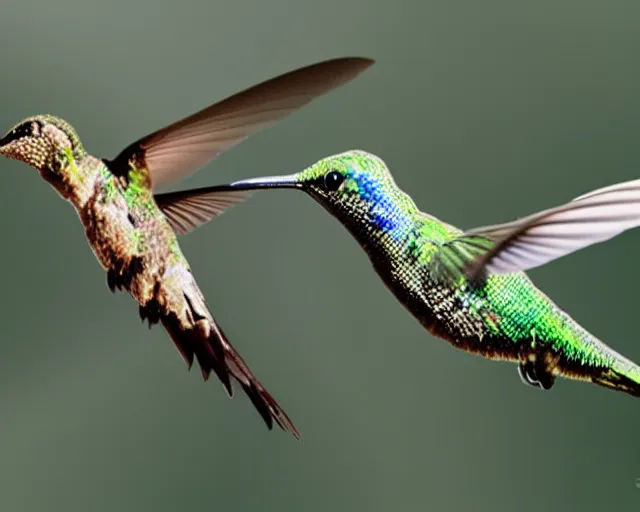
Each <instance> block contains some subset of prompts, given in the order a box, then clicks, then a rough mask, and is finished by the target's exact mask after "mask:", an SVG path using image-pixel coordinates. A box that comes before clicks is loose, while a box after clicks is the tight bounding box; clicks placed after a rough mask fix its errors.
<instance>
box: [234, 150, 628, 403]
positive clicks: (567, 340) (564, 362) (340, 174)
mask: <svg viewBox="0 0 640 512" xmlns="http://www.w3.org/2000/svg"><path fill="white" fill-rule="evenodd" d="M230 187H231V188H235V189H255V188H280V187H294V188H299V189H301V190H303V191H305V192H307V193H308V194H309V195H311V196H312V197H313V198H314V199H315V200H316V201H317V202H318V203H320V204H321V205H322V206H323V207H324V208H325V209H326V210H327V211H328V212H329V213H331V214H332V215H333V216H335V217H336V218H337V219H338V220H339V221H340V222H341V223H342V224H343V225H344V226H345V227H346V228H347V229H348V230H349V231H350V232H351V234H352V235H353V236H354V237H355V239H356V240H357V241H358V242H359V243H360V245H361V246H362V247H363V248H364V250H365V251H366V252H367V254H368V255H369V258H370V260H371V262H372V264H373V266H374V268H375V270H376V272H377V273H378V274H379V276H380V277H381V278H382V280H383V281H384V282H385V284H386V285H387V287H388V288H389V289H390V290H391V291H392V292H393V294H394V295H395V296H396V297H397V298H398V300H399V301H400V302H401V303H402V304H403V305H404V306H405V307H406V308H407V309H408V310H409V311H410V312H411V313H412V314H413V316H415V318H417V319H418V320H419V322H420V323H421V324H422V325H423V326H424V327H425V328H426V329H427V330H429V331H430V332H431V333H433V334H434V335H436V336H439V337H441V338H444V339H446V340H448V341H449V342H450V343H451V344H452V345H454V346H455V347H458V348H461V349H464V350H466V351H468V352H472V353H475V354H479V355H482V356H484V357H487V358H490V359H499V360H508V361H514V362H518V363H519V364H520V367H519V370H520V373H521V377H522V378H523V380H525V381H526V382H527V383H529V384H532V385H535V386H537V387H541V388H543V389H549V388H550V387H551V386H552V385H553V383H554V381H555V378H556V376H558V375H562V376H565V377H569V378H575V379H581V380H588V381H592V382H594V383H596V384H599V385H602V386H606V387H609V388H613V389H616V390H620V391H624V392H627V393H630V394H632V395H635V396H640V368H639V367H638V366H636V365H635V364H634V363H632V362H631V361H629V360H628V359H626V358H624V357H623V356H621V355H620V354H618V353H617V352H615V351H614V350H613V349H611V348H610V347H608V346H607V345H605V344H604V343H602V342H601V341H599V340H598V339H597V338H595V337H594V336H593V335H592V334H590V333H589V332H587V331H586V330H585V329H584V328H582V327H581V326H580V325H579V324H578V323H577V322H576V321H574V320H573V319H572V318H571V317H570V316H569V315H568V314H567V313H565V312H564V311H563V310H561V309H560V308H559V307H558V306H557V305H556V304H555V303H553V301H551V299H549V298H548V297H547V296H546V295H545V294H544V293H543V292H541V291H540V290H539V289H538V288H536V286H535V285H534V284H533V283H532V281H531V280H530V279H529V277H528V276H526V275H525V274H524V273H513V274H504V275H490V276H488V278H486V279H485V280H484V281H483V282H479V283H478V282H469V281H467V280H466V279H465V278H464V276H463V275H462V274H460V275H457V276H455V277H454V278H453V279H451V278H449V279H444V278H443V277H442V276H443V269H442V268H439V266H440V265H441V262H442V261H446V259H447V258H442V257H440V258H435V255H436V254H438V255H439V256H441V254H440V253H439V251H442V250H447V242H449V241H451V240H452V239H454V238H455V237H457V236H459V235H461V234H462V231H461V230H459V229H457V228H455V227H454V226H451V225H449V224H447V223H445V222H442V221H440V220H439V219H437V218H435V217H433V216H431V215H428V214H426V213H424V212H421V211H420V210H419V209H418V208H417V206H416V205H415V203H414V202H413V200H412V199H411V198H410V197H409V196H408V195H407V194H405V193H404V192H403V191H402V190H400V188H399V187H398V186H397V185H396V183H395V181H394V179H393V177H392V175H391V173H390V172H389V170H388V168H387V166H386V165H385V163H384V162H383V161H382V160H381V159H380V158H378V157H376V156H375V155H372V154H370V153H366V152H363V151H350V152H347V153H342V154H339V155H335V156H332V157H328V158H325V159H323V160H321V161H319V162H317V163H316V164H314V165H313V166H311V167H310V168H308V169H306V170H305V171H303V172H301V173H299V174H296V175H292V176H289V177H275V178H254V179H249V180H243V181H239V182H236V183H234V184H232V185H230ZM334 188H335V190H334ZM446 256H447V257H449V258H455V257H456V254H455V253H451V254H446Z"/></svg>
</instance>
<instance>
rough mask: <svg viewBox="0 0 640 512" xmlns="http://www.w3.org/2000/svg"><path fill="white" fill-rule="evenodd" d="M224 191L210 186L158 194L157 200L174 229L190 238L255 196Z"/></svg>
mask: <svg viewBox="0 0 640 512" xmlns="http://www.w3.org/2000/svg"><path fill="white" fill-rule="evenodd" d="M220 188H221V187H206V188H199V189H192V190H182V191H180V192H169V193H166V194H156V195H155V196H154V199H155V201H156V203H157V204H158V207H159V208H160V210H162V213H164V215H165V217H166V218H167V220H168V221H169V224H170V225H171V227H172V228H173V230H174V231H175V232H176V233H177V234H179V235H186V234H187V233H189V232H191V231H193V230H194V229H196V228H197V227H199V226H201V225H202V224H206V223H207V222H209V221H210V220H212V219H213V218H215V217H217V216H218V215H221V214H222V213H224V212H225V211H226V210H228V209H229V208H232V207H233V206H235V205H237V204H240V203H242V202H244V201H246V200H247V199H248V198H249V197H250V196H251V195H252V194H253V192H252V191H246V190H244V191H241V190H231V191H220Z"/></svg>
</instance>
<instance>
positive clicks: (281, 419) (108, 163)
mask: <svg viewBox="0 0 640 512" xmlns="http://www.w3.org/2000/svg"><path fill="white" fill-rule="evenodd" d="M372 64H373V61H372V60H371V59H366V58H360V57H345V58H337V59H331V60H326V61H323V62H318V63H316V64H312V65H310V66H305V67H302V68H298V69H296V70H293V71H290V72H288V73H284V74H282V75H279V76H276V77H274V78H271V79H269V80H266V81H264V82H261V83H259V84H257V85H254V86H253V87H250V88H248V89H245V90H243V91H240V92H238V93H236V94H234V95H232V96H229V97H227V98H225V99H223V100H222V101H219V102H217V103H214V104H213V105H210V106H208V107H206V108H204V109H202V110H200V111H198V112H195V113H194V114H191V115H190V116H187V117H184V118H182V119H180V120H178V121H175V122H173V123H171V124H169V125H167V126H164V127H163V128H161V129H159V130H156V131H154V132H152V133H150V134H148V135H146V136H144V137H142V138H140V139H138V140H137V141H135V142H133V143H131V144H129V145H128V146H127V147H126V148H125V149H124V150H122V151H121V152H120V154H119V155H118V156H116V157H115V158H114V159H113V160H105V159H100V158H96V157H94V156H92V155H90V154H88V153H87V152H86V151H85V149H84V147H83V145H82V143H81V141H80V138H79V137H78V135H77V133H76V131H75V130H74V129H73V127H72V126H71V125H70V124H69V123H68V122H66V121H64V120H63V119H60V118H58V117H55V116H51V115H39V116H32V117H29V118H27V119H25V120H23V121H21V122H20V123H18V124H17V125H15V126H14V127H13V128H12V129H11V130H9V132H7V133H6V134H5V135H4V136H3V137H1V138H0V155H3V156H5V157H8V158H13V159H16V160H20V161H22V162H24V163H26V164H28V165H30V166H31V167H34V168H35V169H37V170H38V171H39V172H40V175H41V176H42V177H43V178H44V179H45V180H46V181H47V182H49V183H50V184H51V185H52V186H53V187H54V188H55V190H57V191H58V193H59V194H60V196H61V197H62V198H64V199H66V200H67V201H69V202H70V203H71V204H72V205H73V207H74V208H75V210H76V212H77V213H78V215H79V217H80V219H81V221H82V224H83V225H84V227H85V233H86V236H87V239H88V241H89V244H90V246H91V248H92V249H93V252H94V253H95V255H96V257H97V259H98V261H99V262H100V263H101V265H102V267H103V268H104V269H105V270H106V271H107V285H108V286H109V289H110V290H111V291H112V292H115V290H116V289H120V290H125V291H127V292H128V293H129V294H130V295H131V296H132V297H133V298H134V299H135V300H136V302H138V304H139V312H140V317H141V319H142V320H143V321H144V320H148V322H149V327H151V325H153V324H156V323H159V322H160V323H162V325H163V326H164V328H165V329H166V330H167V332H168V333H169V335H170V337H171V339H172V340H173V342H174V344H175V345H176V348H177V349H178V350H179V351H180V353H181V354H182V356H183V358H184V359H185V361H186V363H187V365H188V366H189V368H191V366H192V364H193V361H194V360H197V361H198V364H199V366H200V368H201V370H202V375H203V377H204V379H205V380H207V379H208V378H209V375H210V373H211V372H212V371H213V372H214V373H215V374H216V375H217V377H218V378H219V379H220V381H221V382H222V384H223V386H224V387H225V389H226V391H227V393H228V394H229V395H230V396H232V394H233V388H232V386H231V379H232V378H233V379H234V380H235V381H236V382H237V383H239V384H240V386H241V387H242V389H243V390H244V392H245V393H246V394H247V396H248V397H249V399H250V400H251V402H252V403H253V405H254V407H255V408H256V409H257V411H258V412H259V413H260V415H261V416H262V418H263V419H264V421H265V423H266V424H267V426H268V428H269V429H271V428H273V425H274V424H277V425H278V426H279V427H280V428H282V429H283V430H285V431H288V432H290V433H291V434H293V435H294V436H295V437H296V438H298V439H299V437H300V436H299V433H298V430H297V429H296V427H295V426H294V424H293V423H292V422H291V420H290V419H289V417H288V415H287V414H286V413H285V412H284V410H283V409H282V408H281V407H280V406H279V404H278V403H277V402H276V401H275V400H274V398H273V397H272V396H271V395H270V394H269V392H268V391H267V390H266V389H265V388H264V386H262V384H261V383H260V382H259V381H258V379H257V378H256V377H255V376H254V375H253V373H252V372H251V370H250V369H249V367H248V366H247V365H246V363H245V362H244V361H243V359H242V358H241V357H240V355H239V354H238V353H237V352H236V350H235V349H234V348H233V347H232V346H231V344H230V343H229V341H228V339H227V338H226V336H225V334H224V333H223V331H222V329H221V328H220V326H219V325H218V324H217V322H216V321H215V320H214V318H213V316H212V315H211V313H210V311H209V309H208V307H207V305H206V302H205V299H204V297H203V295H202V293H201V291H200V289H199V288H198V285H197V284H196V281H195V279H194V277H193V274H192V272H191V269H190V268H189V264H188V263H187V260H186V259H185V257H184V255H183V254H182V251H181V250H180V247H179V245H178V240H177V238H176V235H178V234H179V235H183V234H187V233H189V232H190V231H192V230H194V229H195V228H197V227H198V226H200V225H202V224H204V223H206V222H208V221H210V220H212V219H213V218H214V217H216V216H217V215H219V214H221V213H222V212H223V211H224V210H226V209H228V208H230V207H232V206H234V205H235V204H238V203H240V202H242V201H244V200H245V199H246V198H247V197H248V196H249V195H250V194H247V193H246V192H238V191H228V192H222V193H218V192H216V193H212V194H189V193H183V192H170V193H165V194H159V193H157V192H156V190H155V189H156V188H157V187H160V186H165V185H167V184H171V183H175V182H177V181H179V180H180V179H183V178H185V177H186V176H188V175H190V174H193V173H194V172H196V171H197V170H198V169H200V168H201V167H202V166H204V165H205V164H207V163H208V162H210V161H211V160H213V159H214V158H216V157H217V156H218V155H219V154H220V153H222V152H223V151H225V150H227V149H229V148H231V147H233V146H235V145H236V144H238V143H240V142H241V141H243V140H245V139H246V138H247V137H249V136H250V135H252V134H254V133H256V132H257V131H259V130H261V129H264V128H266V127H268V126H270V125H272V124H274V123H275V122H277V121H279V120H281V119H284V118H285V117H287V116H288V115H290V114H292V113H293V112H294V111H296V110H297V109H299V108H300V107H302V106H304V105H306V104H308V103H309V102H311V101H313V100H314V99H315V98H317V97H318V96H321V95H322V94H325V93H326V92H328V91H330V90H332V89H334V88H336V87H339V86H341V85H344V84H345V83H347V82H349V81H350V80H352V79H354V78H355V77H356V76H358V75H359V74H360V73H361V72H362V71H364V70H365V69H367V68H369V67H370V66H371V65H372Z"/></svg>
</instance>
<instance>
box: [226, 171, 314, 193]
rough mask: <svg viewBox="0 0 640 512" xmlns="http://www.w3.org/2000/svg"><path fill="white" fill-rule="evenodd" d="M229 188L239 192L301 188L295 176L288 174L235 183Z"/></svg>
mask: <svg viewBox="0 0 640 512" xmlns="http://www.w3.org/2000/svg"><path fill="white" fill-rule="evenodd" d="M229 187H231V188H233V189H240V190H256V189H261V188H302V184H301V183H300V182H299V181H298V178H297V175H296V174H289V175H288V176H268V177H266V178H251V179H248V180H241V181H235V182H233V183H231V185H229Z"/></svg>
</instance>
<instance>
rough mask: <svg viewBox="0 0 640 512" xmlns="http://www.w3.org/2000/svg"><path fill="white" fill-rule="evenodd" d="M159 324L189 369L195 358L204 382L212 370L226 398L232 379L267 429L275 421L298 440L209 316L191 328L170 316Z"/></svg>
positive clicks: (283, 416)
mask: <svg viewBox="0 0 640 512" xmlns="http://www.w3.org/2000/svg"><path fill="white" fill-rule="evenodd" d="M196 318H198V316H196ZM161 322H162V325H163V326H164V328H165V329H166V330H167V332H168V333H169V335H170V336H171V339H172V340H173V342H174V344H175V345H176V347H177V349H178V351H179V352H180V354H181V355H182V357H183V358H184V360H185V362H186V363H187V365H188V367H189V368H191V366H192V365H193V360H194V356H195V359H197V361H198V364H199V366H200V369H201V371H202V376H203V378H204V380H205V381H206V380H208V378H209V375H210V373H211V372H212V371H213V372H214V373H215V374H216V376H217V377H218V378H219V379H220V381H221V382H222V384H223V386H224V388H225V390H226V391H227V393H228V395H229V397H233V388H232V387H231V381H230V376H232V377H233V378H234V379H236V380H237V381H238V382H239V383H240V386H242V389H243V390H244V392H245V393H246V394H247V396H248V397H249V399H250V400H251V402H252V403H253V405H254V407H255V408H256V409H257V410H258V412H259V413H260V415H261V416H262V418H263V419H264V421H265V423H266V424H267V427H268V428H269V430H271V429H272V428H273V423H274V421H275V423H277V425H278V426H279V427H280V428H281V429H282V430H284V431H285V432H290V433H291V434H293V436H294V437H295V438H296V439H300V433H299V432H298V429H297V428H296V427H295V425H294V424H293V422H292V421H291V420H290V419H289V416H288V415H287V413H285V412H284V410H283V409H282V408H281V407H280V405H279V404H278V402H276V400H275V399H274V398H273V397H272V396H271V394H270V393H269V392H268V391H267V390H266V389H265V388H264V386H263V385H262V384H261V383H260V381H258V379H257V378H256V377H255V375H254V374H253V372H251V370H250V369H249V367H248V366H247V364H246V363H245V362H244V360H243V359H242V357H240V354H238V352H236V350H235V349H234V348H233V347H232V346H231V344H230V343H229V341H228V340H227V337H226V336H225V334H224V332H223V331H222V328H221V327H220V326H219V325H218V324H217V322H216V321H215V320H214V319H213V317H212V316H211V315H210V314H209V315H208V318H206V317H201V316H200V318H199V319H198V320H197V321H196V322H195V323H194V325H193V326H192V327H188V328H184V327H183V326H182V325H181V324H180V322H179V320H178V318H177V317H176V316H175V314H173V313H170V314H167V315H164V316H163V317H162V318H161Z"/></svg>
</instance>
